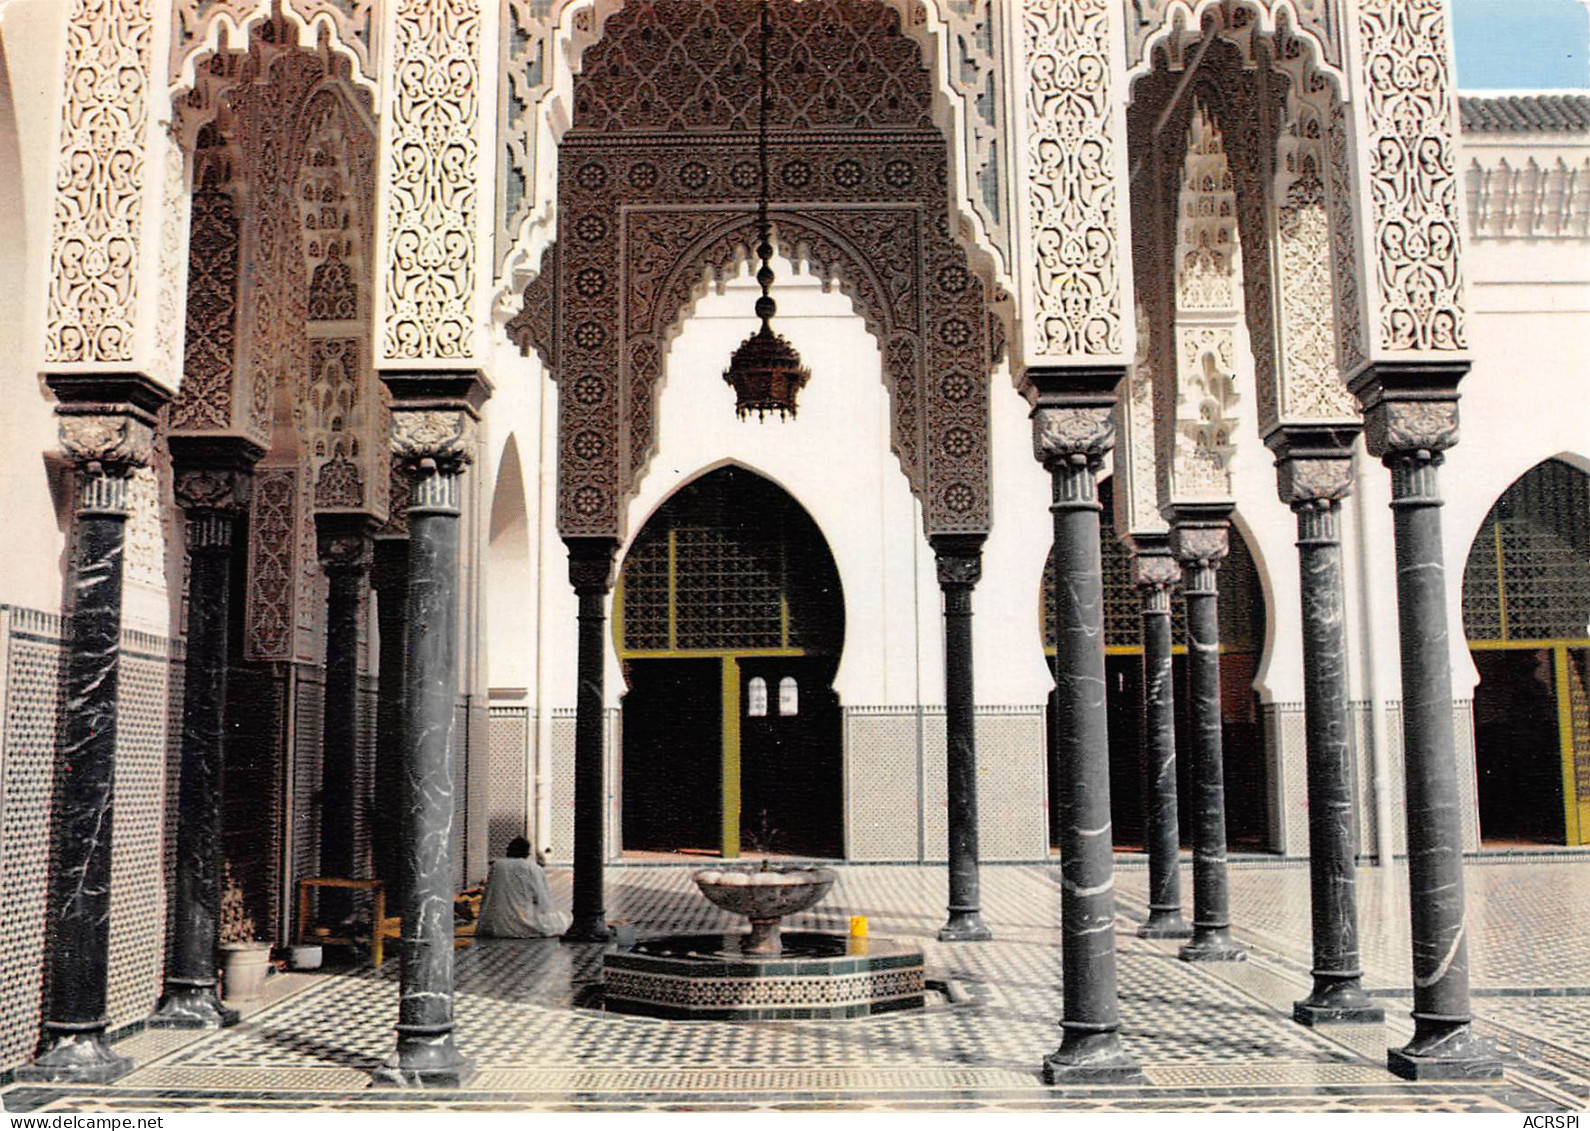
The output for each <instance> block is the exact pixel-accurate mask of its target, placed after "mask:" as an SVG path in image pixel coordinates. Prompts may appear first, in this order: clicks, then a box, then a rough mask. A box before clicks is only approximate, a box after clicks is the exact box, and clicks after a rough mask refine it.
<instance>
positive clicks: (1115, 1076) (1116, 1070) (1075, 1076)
mask: <svg viewBox="0 0 1590 1131" xmlns="http://www.w3.org/2000/svg"><path fill="white" fill-rule="evenodd" d="M1043 1082H1044V1083H1045V1084H1142V1083H1146V1082H1147V1078H1146V1077H1145V1076H1144V1075H1143V1070H1142V1069H1141V1068H1139V1067H1138V1066H1137V1064H1136V1063H1135V1062H1134V1061H1133V1060H1132V1058H1131V1057H1130V1056H1128V1055H1127V1054H1126V1050H1125V1049H1123V1048H1122V1047H1121V1037H1120V1034H1119V1033H1115V1032H1108V1033H1093V1032H1087V1031H1085V1030H1076V1029H1071V1028H1067V1029H1066V1031H1065V1038H1064V1039H1063V1040H1062V1041H1061V1042H1060V1048H1059V1049H1058V1050H1057V1051H1055V1052H1053V1053H1051V1054H1050V1055H1048V1056H1046V1057H1044V1061H1043Z"/></svg>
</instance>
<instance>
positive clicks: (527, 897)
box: [475, 836, 573, 939]
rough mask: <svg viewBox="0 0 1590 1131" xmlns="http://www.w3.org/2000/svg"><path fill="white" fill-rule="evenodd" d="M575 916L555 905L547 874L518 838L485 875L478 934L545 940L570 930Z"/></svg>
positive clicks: (523, 840) (476, 931) (527, 845)
mask: <svg viewBox="0 0 1590 1131" xmlns="http://www.w3.org/2000/svg"><path fill="white" fill-rule="evenodd" d="M572 919H573V916H571V915H569V914H568V912H566V911H559V910H558V909H557V908H556V907H554V906H553V904H552V893H551V891H549V890H548V889H547V874H546V872H544V871H543V870H542V866H541V861H540V860H539V859H533V858H532V857H531V855H530V842H529V841H527V840H526V839H525V838H524V837H522V836H521V837H515V838H514V839H513V840H512V841H511V842H510V843H509V845H508V855H507V857H506V858H505V859H502V860H493V861H492V862H491V870H490V872H488V873H487V875H486V894H485V896H484V898H482V900H481V902H480V919H479V920H478V922H477V923H476V926H475V934H476V935H477V936H480V937H491V938H499V939H543V938H552V937H554V936H556V935H561V934H562V933H563V932H564V931H566V930H568V929H569V923H570V922H571V921H572Z"/></svg>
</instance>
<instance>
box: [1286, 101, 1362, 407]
mask: <svg viewBox="0 0 1590 1131" xmlns="http://www.w3.org/2000/svg"><path fill="white" fill-rule="evenodd" d="M1311 93H1313V95H1314V97H1313V98H1303V97H1297V96H1296V92H1295V90H1294V92H1293V96H1292V97H1289V99H1288V118H1287V123H1286V126H1285V128H1284V130H1283V132H1282V135H1281V145H1280V154H1279V161H1278V165H1279V167H1278V169H1277V172H1276V180H1275V185H1276V188H1275V234H1274V239H1275V257H1274V260H1273V262H1274V264H1275V270H1276V272H1277V274H1278V276H1279V282H1280V287H1279V293H1278V295H1277V299H1278V302H1277V304H1276V317H1277V320H1278V325H1277V326H1276V343H1277V358H1278V362H1279V364H1278V379H1279V382H1280V389H1279V391H1278V400H1279V411H1280V416H1281V419H1282V420H1285V421H1288V422H1296V421H1300V420H1353V419H1355V418H1356V417H1357V404H1356V402H1355V401H1354V399H1353V396H1352V394H1351V393H1349V392H1348V391H1347V386H1346V383H1345V382H1344V381H1343V380H1342V379H1341V373H1340V370H1339V369H1338V368H1337V347H1336V336H1337V322H1338V316H1337V309H1336V303H1335V301H1334V300H1335V291H1334V289H1333V285H1332V283H1333V281H1332V269H1331V268H1332V263H1331V260H1332V256H1333V255H1334V254H1335V247H1334V246H1333V243H1332V238H1331V230H1332V222H1333V221H1332V216H1331V212H1332V209H1331V206H1330V199H1329V192H1330V189H1329V186H1328V185H1327V183H1326V179H1325V178H1326V173H1325V169H1326V165H1327V163H1328V161H1329V160H1330V156H1329V140H1328V137H1327V131H1328V128H1329V127H1328V126H1327V125H1326V122H1328V120H1329V118H1328V114H1329V112H1330V110H1331V108H1332V106H1331V104H1332V103H1334V102H1335V98H1334V96H1333V95H1332V94H1331V93H1330V91H1329V90H1323V91H1314V92H1311ZM1322 104H1323V105H1322ZM1322 108H1323V109H1324V111H1325V112H1326V115H1327V116H1326V117H1325V118H1324V119H1323V120H1322V116H1321V114H1320V112H1319V111H1320V109H1322ZM1351 219H1352V217H1351V213H1350V212H1349V213H1348V214H1347V215H1345V216H1342V217H1341V225H1340V226H1341V227H1343V228H1346V229H1347V230H1348V232H1349V238H1350V232H1351ZM1350 318H1351V315H1350V314H1349V315H1345V316H1344V317H1343V318H1342V319H1341V320H1342V321H1347V320H1349V319H1350Z"/></svg>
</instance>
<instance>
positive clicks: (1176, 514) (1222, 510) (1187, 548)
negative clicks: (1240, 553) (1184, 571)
mask: <svg viewBox="0 0 1590 1131" xmlns="http://www.w3.org/2000/svg"><path fill="white" fill-rule="evenodd" d="M1234 509H1235V508H1234V507H1233V506H1232V504H1230V503H1176V504H1175V505H1173V506H1172V507H1171V514H1170V522H1171V527H1170V552H1171V553H1172V554H1174V555H1175V557H1176V560H1177V561H1178V562H1180V563H1181V564H1182V566H1183V567H1184V568H1188V569H1191V568H1194V567H1209V568H1219V566H1220V562H1221V561H1222V560H1223V559H1224V558H1225V556H1226V553H1227V551H1228V550H1230V548H1231V512H1232V510H1234Z"/></svg>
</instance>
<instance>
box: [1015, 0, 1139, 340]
mask: <svg viewBox="0 0 1590 1131" xmlns="http://www.w3.org/2000/svg"><path fill="white" fill-rule="evenodd" d="M1112 2H1113V0H1043V2H1033V3H1028V4H1025V5H1023V7H1022V27H1023V42H1024V44H1025V48H1026V58H1027V67H1028V71H1029V76H1028V77H1029V81H1028V84H1027V105H1026V107H1025V110H1026V146H1027V155H1026V157H1027V184H1026V197H1027V224H1026V233H1025V236H1024V239H1025V243H1026V254H1028V255H1030V256H1031V257H1032V263H1031V266H1030V268H1027V269H1024V270H1025V272H1026V275H1027V277H1026V278H1024V279H1023V280H1022V284H1023V288H1024V292H1023V311H1022V316H1023V321H1024V322H1025V323H1026V325H1027V332H1028V340H1027V343H1026V347H1027V348H1026V358H1025V360H1026V361H1027V363H1028V364H1035V363H1037V362H1039V361H1042V360H1058V359H1063V358H1079V357H1081V358H1099V357H1111V356H1119V355H1121V354H1122V353H1123V351H1124V343H1123V333H1122V325H1121V322H1122V318H1123V311H1122V304H1123V301H1124V298H1123V295H1124V288H1123V285H1122V268H1123V265H1122V263H1121V262H1120V260H1121V247H1120V243H1121V225H1122V221H1123V217H1122V215H1121V212H1122V209H1123V206H1124V204H1125V200H1124V186H1122V185H1120V184H1119V183H1118V180H1119V177H1118V171H1117V163H1118V162H1117V153H1116V145H1117V144H1118V142H1117V127H1118V123H1117V117H1118V113H1117V100H1118V99H1119V98H1120V97H1121V96H1122V94H1123V93H1124V92H1121V91H1117V90H1115V89H1114V80H1113V75H1114V73H1115V68H1114V60H1113V57H1112V51H1111V30H1110V9H1111V7H1112Z"/></svg>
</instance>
